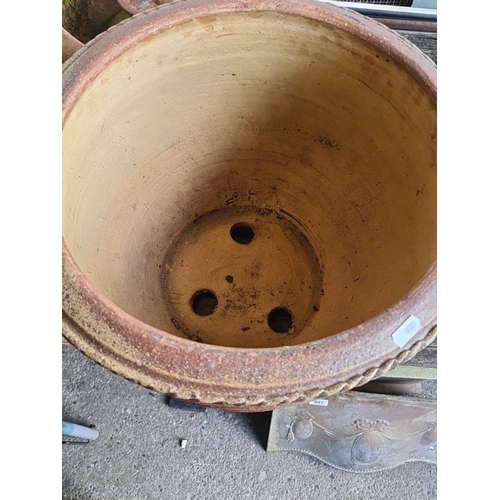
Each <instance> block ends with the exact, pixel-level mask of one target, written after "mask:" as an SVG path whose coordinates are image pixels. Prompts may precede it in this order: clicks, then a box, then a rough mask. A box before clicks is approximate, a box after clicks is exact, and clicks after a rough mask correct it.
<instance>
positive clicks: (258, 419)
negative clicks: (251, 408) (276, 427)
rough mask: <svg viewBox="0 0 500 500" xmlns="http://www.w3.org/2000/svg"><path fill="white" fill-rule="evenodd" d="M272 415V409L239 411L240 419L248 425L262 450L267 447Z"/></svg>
mask: <svg viewBox="0 0 500 500" xmlns="http://www.w3.org/2000/svg"><path fill="white" fill-rule="evenodd" d="M272 415H273V412H272V411H266V412H259V413H241V416H242V421H244V422H245V423H246V424H247V425H248V427H249V428H250V430H251V431H252V432H253V434H254V435H255V437H256V438H257V441H258V442H259V444H260V445H261V446H262V448H264V450H265V449H266V448H267V439H268V437H269V429H270V427H271V417H272Z"/></svg>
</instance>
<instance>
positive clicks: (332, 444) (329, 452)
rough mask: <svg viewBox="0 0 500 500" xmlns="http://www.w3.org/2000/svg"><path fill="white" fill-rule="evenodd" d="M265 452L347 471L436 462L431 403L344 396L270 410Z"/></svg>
mask: <svg viewBox="0 0 500 500" xmlns="http://www.w3.org/2000/svg"><path fill="white" fill-rule="evenodd" d="M267 451H300V452H302V453H307V454H308V455H312V456H313V457H316V458H318V459H320V460H322V461H323V462H325V463H327V464H329V465H331V466H332V467H336V468H338V469H342V470H345V471H350V472H360V473H363V472H364V473H367V472H377V471H380V470H384V469H390V468H392V467H396V466H398V465H400V464H403V463H404V462H411V461H422V462H431V463H436V460H437V404H436V401H431V400H425V399H420V398H408V397H400V396H387V395H379V394H362V393H357V392H345V393H342V394H340V395H338V396H332V397H330V398H325V399H321V400H316V401H312V402H311V403H308V404H305V405H301V406H295V407H292V408H284V409H280V410H274V411H273V416H272V421H271V428H270V431H269V439H268V444H267Z"/></svg>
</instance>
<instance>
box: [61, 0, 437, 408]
mask: <svg viewBox="0 0 500 500" xmlns="http://www.w3.org/2000/svg"><path fill="white" fill-rule="evenodd" d="M243 12H273V13H279V14H284V15H292V16H299V17H302V18H306V19H309V20H312V21H315V22H320V23H323V24H325V25H327V26H332V27H336V28H338V29H341V30H344V31H346V32H348V33H350V34H352V35H353V36H356V37H358V38H360V39H361V40H363V41H365V42H366V43H368V44H370V45H372V46H374V47H376V48H378V49H379V50H381V51H382V52H384V53H387V55H388V56H390V57H391V58H392V59H393V60H395V61H396V62H397V63H399V64H400V65H401V66H402V67H403V68H404V69H405V71H407V72H408V73H409V74H411V75H412V76H413V78H415V80H416V81H417V82H418V83H419V84H420V85H421V86H422V88H423V89H424V90H425V91H426V92H427V94H428V96H429V98H430V100H431V103H432V104H433V105H434V106H435V105H436V96H437V71H436V66H435V64H434V62H433V61H432V60H431V59H429V58H428V57H427V56H426V55H424V54H423V53H422V52H421V51H420V50H419V49H418V48H417V47H415V46H414V45H413V44H411V43H410V42H408V41H407V40H406V39H404V38H403V37H401V36H400V35H398V34H396V33H395V32H393V31H391V30H390V29H388V28H387V27H385V26H383V25H382V24H380V23H378V22H376V21H374V20H373V19H370V18H367V17H365V16H362V15H361V14H358V13H356V12H353V11H350V10H348V9H345V8H342V7H337V6H334V5H332V4H328V3H322V2H319V1H316V0H289V1H287V2H276V0H248V1H245V2H239V1H234V0H188V1H187V2H179V3H174V4H166V5H161V6H159V7H157V8H153V9H148V10H147V11H144V12H142V13H139V14H137V15H136V16H133V17H131V18H129V19H127V20H125V21H123V22H122V23H120V24H118V25H116V26H114V27H113V28H111V29H109V30H108V31H107V32H104V33H102V34H101V35H98V36H97V37H96V38H95V39H94V40H92V41H91V42H89V43H88V44H87V45H85V46H84V47H83V48H82V49H80V50H79V51H78V52H77V53H76V54H75V55H73V56H72V57H71V58H70V59H69V60H68V61H67V62H66V63H65V65H64V66H63V127H64V124H65V123H66V119H67V118H68V117H69V115H70V114H71V111H72V109H73V107H74V105H75V103H76V102H77V101H78V99H79V97H80V96H81V95H82V93H83V92H84V91H85V89H86V88H87V86H88V85H89V84H90V83H91V82H92V81H93V80H94V79H95V78H96V77H97V76H98V74H99V73H100V72H101V71H102V70H103V69H104V68H105V67H106V66H107V64H108V63H109V62H111V61H112V60H113V59H114V58H116V57H117V56H119V55H120V54H122V53H123V52H125V51H127V50H128V49H129V48H130V47H131V46H133V45H134V44H135V43H137V42H140V41H142V40H144V39H146V38H148V37H150V36H153V35H155V34H158V33H161V32H163V31H165V30H167V29H169V28H171V27H173V26H178V25H181V24H183V23H186V22H189V21H192V20H195V19H199V18H202V17H205V16H210V15H224V14H231V13H243ZM62 257H63V259H62V265H63V284H64V286H63V311H65V314H66V315H67V316H68V317H69V318H70V321H71V322H74V323H75V324H76V330H77V331H80V333H77V334H75V336H73V335H67V336H68V340H70V341H71V342H72V343H74V344H75V345H77V347H78V348H79V349H81V350H82V351H83V352H85V353H86V354H87V355H89V356H90V357H91V358H93V359H94V360H95V361H97V362H99V363H100V364H102V365H104V366H105V367H106V368H108V369H111V370H112V371H115V372H116V373H119V374H120V375H122V376H124V377H125V378H128V379H130V380H133V381H136V382H137V381H138V382H139V383H140V384H142V385H145V386H149V387H152V388H153V389H160V390H161V391H162V392H169V393H173V394H180V398H181V399H182V398H183V396H184V395H185V391H184V392H183V391H182V390H181V389H180V388H176V387H175V386H176V385H177V384H175V382H172V380H174V381H175V380H177V381H179V380H182V381H184V380H189V377H185V376H182V374H180V373H181V371H180V368H179V369H178V370H177V372H178V373H177V375H175V374H174V375H172V377H171V379H172V380H170V379H169V383H168V384H169V385H168V387H169V388H171V389H172V390H166V389H165V388H166V386H165V383H164V381H165V380H166V377H165V375H164V374H163V375H158V372H155V370H151V371H148V370H147V368H145V367H144V366H143V365H144V363H142V362H137V363H135V360H134V362H131V360H130V359H126V358H125V357H121V355H120V353H119V352H117V350H119V348H117V347H116V346H114V345H113V346H111V345H106V344H104V343H102V344H101V341H102V339H100V338H99V336H98V335H97V336H96V337H92V336H90V335H89V334H88V333H87V332H85V330H82V329H81V327H80V325H79V323H80V324H83V322H82V318H77V317H76V316H77V315H75V314H73V315H72V314H69V313H68V312H67V311H68V310H71V309H73V307H72V305H71V304H72V302H71V300H72V299H71V297H73V298H74V297H78V298H79V299H80V302H81V301H82V300H83V301H84V303H85V304H86V305H87V306H88V311H90V314H91V315H92V316H93V317H94V318H99V322H101V324H105V325H106V327H107V328H109V329H110V330H111V331H113V333H115V334H116V335H117V336H120V337H121V340H123V339H125V344H126V345H127V346H128V344H130V345H133V347H134V348H136V349H137V346H138V345H139V344H141V342H143V343H144V344H143V345H145V344H147V345H150V346H154V347H155V348H156V347H158V348H166V347H169V348H172V352H169V356H171V358H170V357H169V358H168V360H167V361H168V362H169V363H170V361H171V360H172V359H175V357H178V359H179V366H180V365H181V364H182V359H181V358H183V357H184V358H185V357H186V356H192V354H193V350H196V351H198V352H201V351H203V353H206V354H217V355H223V356H224V359H225V360H226V361H225V362H226V363H228V364H230V365H231V372H232V373H233V374H234V373H240V371H239V368H241V369H243V368H246V366H244V365H247V364H248V362H249V361H250V364H251V365H252V367H253V369H254V370H257V372H256V373H255V377H257V378H259V380H262V384H261V385H260V386H259V387H254V386H253V385H252V383H251V382H250V381H248V382H247V381H245V382H247V383H248V385H247V386H246V387H245V388H244V390H243V392H245V391H251V392H253V393H259V392H262V390H264V389H265V390H268V391H269V389H272V391H273V392H274V393H276V394H278V393H279V394H280V395H283V394H288V393H290V392H293V391H295V392H297V391H298V392H299V393H300V392H301V391H302V392H303V391H305V390H307V388H308V387H309V388H312V387H318V383H320V382H323V386H324V383H325V381H326V382H327V383H328V384H329V386H330V387H331V386H333V385H334V384H335V383H337V385H338V382H340V381H345V380H347V379H349V378H350V377H351V378H352V377H356V376H358V378H359V376H361V374H365V375H366V373H367V371H369V370H373V369H374V368H376V369H378V370H379V371H378V372H377V375H376V376H380V375H381V374H382V373H383V372H384V371H387V369H390V368H392V367H393V366H395V364H397V363H399V362H401V360H403V361H406V360H407V359H409V358H411V357H412V356H413V355H414V354H416V352H418V351H419V350H421V349H422V348H424V347H425V345H427V344H428V343H429V342H430V341H431V340H432V338H434V336H435V333H434V334H433V335H431V333H432V332H434V331H435V328H434V327H435V324H436V305H435V300H436V281H437V280H436V276H437V264H436V261H434V263H433V264H432V265H431V266H430V268H429V269H428V271H427V273H426V274H425V275H424V277H423V278H422V279H421V280H420V281H419V282H418V283H417V284H416V285H415V286H414V287H413V288H412V289H411V290H410V291H409V292H408V293H407V294H406V295H405V296H404V297H402V298H401V299H400V300H399V301H398V302H396V303H395V304H393V305H392V306H391V307H389V308H388V309H386V310H385V311H383V312H382V313H380V314H378V315H376V316H373V317H371V318H370V319H368V320H367V321H365V322H364V323H362V324H360V325H357V326H355V327H353V328H350V329H348V330H345V331H343V332H339V333H336V334H332V335H330V336H328V337H324V338H322V339H319V340H315V341H311V342H307V343H302V344H297V345H293V346H282V347H268V348H237V347H226V346H219V345H211V344H203V343H197V342H195V341H192V340H189V339H184V338H181V337H178V336H176V335H173V334H170V333H168V332H166V331H163V330H159V329H157V328H154V327H153V326H151V325H148V324H147V323H144V322H142V321H141V320H139V319H137V318H135V317H133V316H131V315H129V314H128V313H127V312H125V311H123V310H122V309H121V308H119V307H118V306H117V305H116V304H115V303H113V302H112V301H111V300H110V299H108V298H107V297H106V296H105V295H104V294H102V293H101V292H100V291H99V290H98V289H96V288H95V287H94V286H93V285H92V283H91V282H90V280H89V279H88V278H87V277H86V276H85V275H84V274H83V272H82V271H81V269H80V268H79V266H78V265H77V263H76V262H75V260H74V258H73V256H72V255H71V253H70V251H69V249H68V247H67V245H66V242H65V241H64V238H63V242H62ZM419 310H425V311H426V315H427V317H429V311H430V310H431V314H430V320H429V321H427V322H424V323H423V324H422V327H421V329H420V331H419V332H418V334H416V335H415V336H414V337H413V338H412V339H411V342H410V343H409V344H407V345H406V346H405V348H404V349H402V348H399V347H397V346H396V345H395V344H392V345H390V343H388V341H387V337H388V339H389V340H390V341H391V342H392V338H391V334H392V332H393V331H394V330H395V329H396V328H398V327H399V326H400V325H401V324H402V323H403V321H404V320H405V319H406V316H407V315H408V312H407V311H413V314H416V315H417V316H418V311H419ZM405 312H406V313H405ZM405 314H406V316H405ZM83 321H85V320H83ZM66 322H67V320H66ZM73 331H74V330H73ZM82 332H83V334H82ZM430 335H431V336H432V338H430ZM78 337H79V338H78ZM83 337H85V339H84V338H83ZM122 345H123V342H122ZM96 346H99V347H100V349H97V350H96ZM360 346H363V347H364V348H365V353H364V355H362V354H360V353H359V352H358V351H356V349H359V347H360ZM103 348H104V351H107V353H108V354H106V355H104V354H102V355H98V354H96V353H97V352H101V353H102V352H103ZM354 351H356V355H355V356H353V359H352V362H351V363H350V364H349V365H348V367H347V368H345V366H344V365H343V364H340V365H338V366H337V365H336V364H335V362H333V361H332V362H330V358H332V359H333V357H338V356H339V354H340V353H342V354H344V355H346V353H350V352H354ZM291 353H293V354H294V356H293V357H295V355H298V354H300V355H301V356H302V355H305V354H306V353H307V356H305V357H304V361H303V362H302V363H301V365H304V366H301V367H300V369H299V367H297V366H296V365H294V366H292V367H288V369H286V368H283V366H281V365H280V367H278V368H277V370H278V371H279V372H280V374H282V373H284V371H286V370H288V371H287V376H288V380H287V381H286V382H283V381H282V380H281V379H279V380H276V379H277V377H278V378H279V376H277V375H276V371H271V370H270V363H272V362H273V361H276V362H279V361H281V363H283V362H284V361H285V358H288V357H289V356H290V354H291ZM403 353H406V357H405V356H402V354H403ZM108 356H111V358H114V359H115V361H112V360H111V358H110V357H108ZM270 356H271V357H272V358H273V361H271V360H270V358H269V357H270ZM118 358H121V360H120V361H118V362H116V359H118ZM388 362H390V363H388ZM321 363H323V364H327V365H328V366H329V368H328V369H325V370H323V369H320V370H319V373H318V371H317V370H316V369H317V367H318V364H321ZM131 364H132V365H137V366H130V365H131ZM174 364H175V363H174ZM337 364H338V363H337ZM125 365H127V369H126V370H122V369H121V368H120V367H122V368H123V367H124V366H125ZM389 365H390V366H389ZM342 366H343V369H342ZM384 366H386V368H384ZM117 367H118V368H117ZM336 367H337V369H336ZM201 369H202V370H203V368H201ZM380 370H382V372H380ZM315 371H316V373H318V376H316V377H314V376H313V377H312V376H311V375H314V374H315ZM146 372H147V374H146ZM155 373H156V375H155ZM144 374H146V375H144ZM157 376H160V378H161V379H162V382H161V383H160V381H159V380H157V379H156V377H157ZM374 376H375V375H374ZM167 378H168V377H167ZM220 378H221V377H218V379H219V380H220ZM371 378H373V377H371ZM367 381H368V380H366V376H365V377H364V379H363V383H366V382H367ZM191 382H192V383H193V384H194V385H197V386H202V387H205V388H207V387H209V389H210V392H211V393H215V392H216V393H220V392H221V391H219V390H215V389H216V388H214V386H213V382H212V383H211V382H210V380H208V379H207V380H200V379H199V378H196V379H192V380H191ZM172 384H173V385H172ZM217 384H219V386H218V387H219V388H220V387H221V385H222V386H223V387H226V388H230V387H231V388H239V389H238V390H240V391H241V389H242V385H241V383H240V382H238V383H234V382H233V383H232V382H231V381H229V382H227V381H226V382H224V383H221V382H220V381H219V382H217ZM355 385H359V384H355ZM291 386H293V387H294V389H290V387H291ZM351 387H352V385H351ZM188 392H189V391H188ZM202 392H203V391H202ZM317 392H318V391H317ZM326 392H328V390H327V391H326ZM335 392H337V391H335ZM322 393H325V391H322ZM330 393H332V392H331V391H330ZM189 397H190V398H191V399H195V400H197V401H200V402H202V403H203V402H205V403H210V402H213V401H214V400H213V398H212V399H210V398H208V399H207V398H203V396H202V395H200V393H199V392H197V391H195V396H192V395H191V396H189ZM215 399H217V398H215ZM222 399H224V398H222ZM229 399H230V398H229ZM240 399H241V398H240ZM282 399H283V398H282ZM285 399H286V398H285ZM302 399H304V398H302ZM310 399H313V397H310ZM209 400H210V401H209ZM219 400H220V398H219ZM295 400H300V398H298V399H297V398H296V399H295ZM285 402H286V404H291V403H293V401H292V402H290V401H289V400H287V401H285ZM214 404H217V401H215V403H214ZM235 404H236V403H235ZM280 404H281V403H278V404H276V401H275V402H274V403H273V404H272V405H271V406H269V407H265V408H263V410H268V409H269V408H270V407H276V406H279V405H280ZM220 406H224V404H222V405H220ZM225 408H226V409H228V405H227V404H226V406H225ZM253 411H257V410H253Z"/></svg>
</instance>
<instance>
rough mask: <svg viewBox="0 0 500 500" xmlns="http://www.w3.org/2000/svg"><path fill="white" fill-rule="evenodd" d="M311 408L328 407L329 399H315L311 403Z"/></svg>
mask: <svg viewBox="0 0 500 500" xmlns="http://www.w3.org/2000/svg"><path fill="white" fill-rule="evenodd" d="M309 404H310V405H311V406H328V399H315V400H314V401H311V402H310V403H309Z"/></svg>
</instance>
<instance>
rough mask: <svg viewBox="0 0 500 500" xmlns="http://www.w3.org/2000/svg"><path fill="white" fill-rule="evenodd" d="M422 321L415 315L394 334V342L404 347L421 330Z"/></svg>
mask: <svg viewBox="0 0 500 500" xmlns="http://www.w3.org/2000/svg"><path fill="white" fill-rule="evenodd" d="M421 326H422V325H421V324H420V320H419V319H418V318H417V317H416V316H413V314H412V315H411V316H410V317H409V318H408V319H407V320H406V321H405V322H404V323H403V324H402V325H401V326H400V327H399V328H398V329H397V330H396V331H395V332H394V333H393V334H392V340H393V341H394V343H395V344H396V345H397V346H398V347H403V346H404V345H405V344H406V343H407V342H408V341H409V340H410V339H411V338H412V337H413V336H414V335H415V334H416V333H417V332H418V331H419V330H420V328H421Z"/></svg>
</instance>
